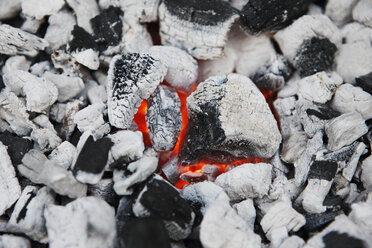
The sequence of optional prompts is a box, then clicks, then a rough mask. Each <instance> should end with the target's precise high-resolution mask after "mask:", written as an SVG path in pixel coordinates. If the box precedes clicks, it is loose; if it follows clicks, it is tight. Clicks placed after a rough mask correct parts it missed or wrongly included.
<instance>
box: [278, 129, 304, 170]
mask: <svg viewBox="0 0 372 248" xmlns="http://www.w3.org/2000/svg"><path fill="white" fill-rule="evenodd" d="M307 140H308V137H307V135H306V133H305V132H293V133H292V134H291V135H290V136H289V137H288V138H287V139H284V140H283V145H282V149H281V154H280V157H281V159H282V160H283V161H285V162H287V163H294V162H295V161H297V160H298V159H299V158H300V156H301V154H302V153H303V152H304V151H305V149H306V143H307Z"/></svg>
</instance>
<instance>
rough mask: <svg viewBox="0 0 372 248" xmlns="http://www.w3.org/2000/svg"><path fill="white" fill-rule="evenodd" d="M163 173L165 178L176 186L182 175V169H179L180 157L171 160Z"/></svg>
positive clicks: (164, 167) (162, 168) (165, 165)
mask: <svg viewBox="0 0 372 248" xmlns="http://www.w3.org/2000/svg"><path fill="white" fill-rule="evenodd" d="M161 171H162V172H163V173H164V175H165V177H166V178H167V179H168V181H169V182H171V183H172V184H175V183H176V182H177V180H178V178H179V175H180V169H179V167H178V157H177V156H175V157H173V158H171V159H169V160H168V161H167V162H166V163H165V164H164V165H163V166H162V167H161Z"/></svg>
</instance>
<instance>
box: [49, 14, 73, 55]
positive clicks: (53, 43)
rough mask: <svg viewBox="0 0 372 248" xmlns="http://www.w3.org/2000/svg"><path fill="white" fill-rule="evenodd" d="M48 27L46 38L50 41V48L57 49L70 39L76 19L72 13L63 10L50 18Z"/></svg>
mask: <svg viewBox="0 0 372 248" xmlns="http://www.w3.org/2000/svg"><path fill="white" fill-rule="evenodd" d="M48 23H49V25H48V28H47V31H46V33H45V36H44V39H45V40H47V41H48V42H49V48H50V49H51V50H56V49H58V48H60V47H61V46H63V45H66V44H67V43H68V41H69V38H70V34H71V31H72V29H73V28H74V26H75V24H76V21H75V17H74V15H73V14H72V13H70V12H68V11H66V10H62V11H60V12H57V13H54V14H52V15H51V16H50V17H49V18H48Z"/></svg>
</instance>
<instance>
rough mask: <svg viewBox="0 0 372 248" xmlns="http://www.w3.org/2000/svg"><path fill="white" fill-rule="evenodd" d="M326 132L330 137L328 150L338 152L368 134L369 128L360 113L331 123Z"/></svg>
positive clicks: (341, 117)
mask: <svg viewBox="0 0 372 248" xmlns="http://www.w3.org/2000/svg"><path fill="white" fill-rule="evenodd" d="M325 132H326V134H327V137H328V144H327V148H328V149H329V150H331V151H336V150H338V149H340V148H342V147H343V146H346V145H350V144H351V143H353V142H354V141H355V140H357V139H358V138H360V137H361V136H362V135H364V134H366V133H367V132H368V128H367V126H366V124H365V123H364V119H363V117H362V116H361V115H360V114H359V113H358V112H349V113H346V114H343V115H341V116H339V117H337V118H335V119H333V120H332V121H331V122H329V123H328V124H327V125H326V127H325Z"/></svg>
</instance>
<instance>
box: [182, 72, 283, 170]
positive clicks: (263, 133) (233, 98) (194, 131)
mask: <svg viewBox="0 0 372 248" xmlns="http://www.w3.org/2000/svg"><path fill="white" fill-rule="evenodd" d="M187 106H188V110H189V123H188V128H187V131H186V136H185V139H184V142H183V144H182V146H181V151H180V158H181V163H182V164H183V165H189V164H191V163H193V162H196V161H198V160H200V159H202V157H210V155H212V154H220V155H221V154H224V155H226V154H229V155H233V156H235V157H248V158H252V157H254V158H270V157H272V156H273V155H274V154H275V152H276V151H277V150H278V147H279V144H280V142H281V135H280V132H279V129H278V126H277V122H276V120H275V118H274V116H273V114H272V113H271V111H270V108H269V106H268V105H267V103H266V101H265V98H264V96H263V95H262V93H261V92H260V91H259V90H258V88H257V87H256V86H255V85H254V83H253V82H252V81H251V80H250V79H249V78H247V77H245V76H242V75H239V74H229V75H228V76H218V77H212V78H209V79H208V80H207V81H205V82H203V83H201V84H199V86H198V88H197V90H196V91H194V92H193V93H192V94H191V95H190V96H189V97H188V98H187ZM223 159H224V158H223V157H222V158H221V160H220V161H223ZM225 159H226V157H225Z"/></svg>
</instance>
